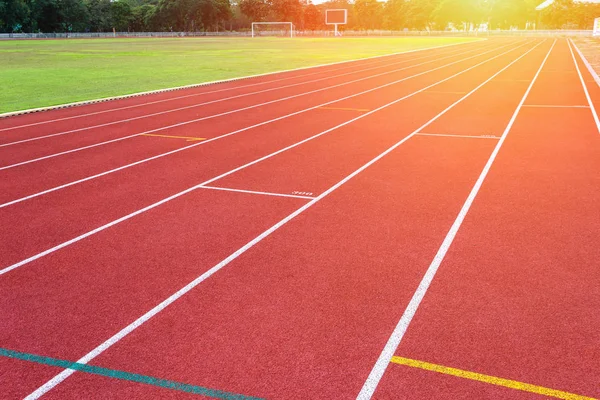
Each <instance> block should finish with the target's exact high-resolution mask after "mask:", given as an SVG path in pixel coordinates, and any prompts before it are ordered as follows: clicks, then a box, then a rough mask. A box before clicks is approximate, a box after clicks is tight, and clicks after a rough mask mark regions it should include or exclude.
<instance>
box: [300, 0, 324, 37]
mask: <svg viewBox="0 0 600 400" xmlns="http://www.w3.org/2000/svg"><path fill="white" fill-rule="evenodd" d="M323 20H324V16H323V15H321V12H320V11H319V9H318V8H317V6H315V5H314V4H312V3H311V4H309V5H308V6H306V8H305V9H304V29H308V30H310V31H314V30H317V29H319V28H322V27H323Z"/></svg>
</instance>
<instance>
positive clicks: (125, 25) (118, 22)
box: [110, 1, 131, 32]
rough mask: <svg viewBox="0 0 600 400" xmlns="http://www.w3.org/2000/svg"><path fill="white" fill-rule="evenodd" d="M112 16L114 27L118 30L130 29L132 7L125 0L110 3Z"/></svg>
mask: <svg viewBox="0 0 600 400" xmlns="http://www.w3.org/2000/svg"><path fill="white" fill-rule="evenodd" d="M110 16H111V21H112V25H113V28H115V30H116V31H117V32H125V31H128V30H129V23H130V21H131V7H130V6H129V4H127V3H126V2H124V1H113V2H112V3H110Z"/></svg>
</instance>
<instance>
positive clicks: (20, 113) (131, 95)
mask: <svg viewBox="0 0 600 400" xmlns="http://www.w3.org/2000/svg"><path fill="white" fill-rule="evenodd" d="M485 40H487V39H486V38H480V39H479V40H477V41H469V42H460V43H449V44H443V45H439V46H431V47H424V48H421V49H414V50H406V51H400V52H398V53H391V54H383V55H380V56H371V57H365V58H354V59H351V60H345V61H336V62H332V63H326V64H318V65H311V66H308V67H299V68H292V69H285V70H279V71H273V72H265V73H263V74H256V75H246V76H239V77H236V78H228V79H220V80H216V81H209V82H202V83H194V84H191V85H185V86H175V87H170V88H164V89H157V90H150V91H146V92H137V93H131V94H125V95H120V96H111V97H104V98H100V99H91V100H84V101H78V102H75V103H65V104H59V105H56V106H48V107H39V108H30V109H26V110H19V111H11V112H7V113H3V114H0V118H8V117H11V116H17V115H23V114H30V113H34V112H42V111H51V110H56V109H63V108H70V107H75V106H85V105H90V104H97V103H103V102H107V101H115V100H123V99H129V98H133V97H140V96H148V95H152V94H159V93H166V92H173V91H176V90H183V89H193V88H199V87H204V86H209V85H215V84H218V83H231V82H237V81H241V80H246V79H252V78H260V77H263V76H270V75H277V74H285V73H289V72H295V71H302V70H308V69H314V68H325V67H329V66H332V65H339V64H346V63H359V62H361V61H364V60H373V59H377V58H384V57H395V56H399V55H403V54H408V53H417V52H420V51H427V50H435V49H441V48H444V47H451V46H459V45H467V44H473V43H480V42H481V41H485ZM349 68H351V67H349ZM340 69H342V68H339V69H335V70H340ZM317 73H318V72H317ZM307 75H312V74H307ZM271 82H273V81H271ZM50 122H52V121H50Z"/></svg>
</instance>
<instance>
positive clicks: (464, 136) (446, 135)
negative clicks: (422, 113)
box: [417, 132, 500, 139]
mask: <svg viewBox="0 0 600 400" xmlns="http://www.w3.org/2000/svg"><path fill="white" fill-rule="evenodd" d="M417 136H444V137H455V138H471V139H500V136H494V135H480V136H473V135H450V134H445V133H423V132H419V133H417Z"/></svg>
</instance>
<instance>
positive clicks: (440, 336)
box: [377, 40, 600, 398]
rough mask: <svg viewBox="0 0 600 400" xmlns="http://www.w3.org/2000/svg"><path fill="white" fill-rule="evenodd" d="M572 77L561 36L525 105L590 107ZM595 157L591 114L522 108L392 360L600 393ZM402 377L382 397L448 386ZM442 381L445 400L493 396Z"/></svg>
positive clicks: (598, 149) (385, 386)
mask: <svg viewBox="0 0 600 400" xmlns="http://www.w3.org/2000/svg"><path fill="white" fill-rule="evenodd" d="M557 71H561V72H562V75H560V74H559V73H558V72H557ZM574 71H575V65H574V64H573V61H572V59H571V56H570V53H569V49H568V46H567V43H566V41H564V40H561V41H559V43H558V44H557V45H556V47H555V50H554V51H553V52H552V55H551V57H550V58H549V59H548V63H547V68H546V67H545V68H544V69H543V70H542V73H541V75H540V78H543V79H541V80H540V81H539V82H536V84H535V86H534V90H532V92H531V93H532V96H531V97H530V98H528V99H527V100H526V104H533V103H532V101H535V102H536V103H539V102H541V101H543V100H544V99H549V100H550V99H551V100H558V99H560V101H561V104H575V103H581V102H582V101H584V93H583V89H582V86H581V83H580V82H579V78H578V76H577V74H576V73H573V72H574ZM554 78H556V81H557V82H560V84H559V85H554V86H548V82H550V81H552V79H554ZM576 89H578V90H576ZM550 91H553V92H554V93H552V94H550V93H549V92H550ZM544 92H546V93H548V95H547V96H543V93H544ZM544 104H545V105H552V104H551V103H548V102H544ZM599 153H600V135H598V130H597V127H596V124H595V122H594V120H593V117H592V113H591V111H590V109H578V108H543V107H536V108H534V107H524V108H523V109H522V110H521V112H520V114H519V117H518V118H517V120H516V123H515V125H514V126H513V129H512V130H511V132H510V133H509V135H508V137H507V140H506V142H505V144H504V146H503V147H502V149H501V150H500V152H499V154H498V157H497V159H496V162H495V164H494V166H493V167H492V169H491V170H490V173H489V175H488V178H487V180H486V182H485V183H484V185H483V186H482V189H481V191H480V192H479V195H478V197H477V199H476V200H475V202H474V203H473V206H472V208H471V210H470V211H469V214H468V215H467V217H466V219H465V220H464V223H463V225H462V227H461V229H460V230H459V232H458V234H457V236H456V239H455V241H454V244H453V245H452V247H451V248H450V250H449V252H448V254H447V255H446V258H445V260H444V262H443V263H442V265H441V266H440V269H439V271H438V273H437V276H436V278H435V279H434V281H433V283H432V285H431V287H430V289H429V291H428V293H427V295H426V296H425V298H424V300H423V302H422V304H421V306H420V308H419V310H418V311H417V313H416V315H415V318H414V320H413V321H412V323H411V325H410V327H409V328H408V331H407V333H406V336H405V337H404V340H403V341H402V342H401V344H400V346H399V348H398V350H397V352H396V354H397V355H399V356H403V357H408V358H412V359H417V360H422V361H427V362H431V363H435V364H440V365H444V366H449V367H454V368H460V369H463V370H468V371H473V372H479V373H483V374H487V375H491V376H497V377H501V378H505V379H513V380H517V381H521V382H525V383H530V384H534V385H538V386H543V387H547V388H552V389H557V390H562V391H567V392H571V393H575V394H579V395H584V396H590V397H600V387H599V386H598V376H600V365H599V364H598V360H599V354H598V349H600V338H599V336H598V329H597V327H598V326H599V325H600V318H599V314H598V312H597V311H598V309H600V291H599V290H598V285H597V282H598V281H599V280H600V271H599V270H598V263H599V260H600V249H599V247H598V235H597V232H598V230H599V228H600V224H599V221H598V218H597V214H598V206H599V204H600V178H599V176H598V173H597V171H598V170H600V159H599V158H598V154H599ZM403 372H406V368H405V367H399V366H396V365H394V364H391V365H390V366H389V367H388V373H386V375H385V376H384V378H383V380H382V383H381V385H380V387H379V391H378V392H377V397H378V398H388V397H389V396H390V395H392V394H393V395H394V396H397V398H402V396H407V395H408V394H409V393H412V394H414V393H416V392H420V391H421V390H423V391H424V392H423V393H424V397H423V398H427V393H428V392H427V389H426V388H427V386H429V385H430V384H431V379H436V380H439V379H442V378H439V377H438V378H436V377H435V376H433V375H435V373H431V372H427V371H413V372H411V373H410V374H403ZM442 380H443V381H444V382H445V383H444V384H443V386H440V387H438V390H439V391H440V392H441V393H442V398H457V397H452V396H453V395H454V394H455V393H458V392H459V391H460V387H461V386H463V385H475V386H477V387H478V388H479V389H478V390H480V391H481V392H479V391H474V393H484V392H485V391H488V390H492V389H488V388H486V387H485V386H486V384H482V383H478V384H473V383H465V382H463V380H462V379H461V378H448V379H442ZM496 390H500V389H496ZM511 396H512V397H509V396H508V395H507V396H506V398H521V397H523V398H529V397H528V396H529V395H527V394H521V393H520V392H515V393H514V394H511ZM478 397H480V396H478ZM496 397H498V398H503V396H502V395H500V394H498V395H497V396H496V395H494V398H496ZM412 398H414V397H412Z"/></svg>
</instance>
